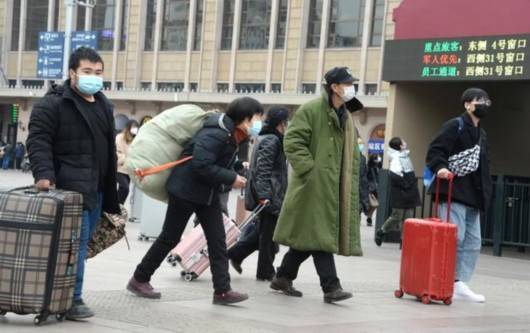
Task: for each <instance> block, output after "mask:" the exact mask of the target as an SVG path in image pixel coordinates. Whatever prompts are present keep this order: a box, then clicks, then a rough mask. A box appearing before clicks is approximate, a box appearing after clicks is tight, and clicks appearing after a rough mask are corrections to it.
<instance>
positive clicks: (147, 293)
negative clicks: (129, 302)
mask: <svg viewBox="0 0 530 333" xmlns="http://www.w3.org/2000/svg"><path fill="white" fill-rule="evenodd" d="M127 290H129V291H130V292H132V293H133V294H135V295H136V296H139V297H145V298H152V299H158V298H160V297H161V296H162V294H161V293H159V292H157V291H155V290H154V288H153V286H151V284H150V283H149V282H139V281H138V280H136V279H135V278H134V277H132V278H131V280H129V283H128V284H127Z"/></svg>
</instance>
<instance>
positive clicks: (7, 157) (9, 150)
mask: <svg viewBox="0 0 530 333" xmlns="http://www.w3.org/2000/svg"><path fill="white" fill-rule="evenodd" d="M12 157H13V145H12V144H10V143H8V144H6V145H5V146H4V159H3V160H2V169H4V170H7V169H9V166H10V164H11V159H12Z"/></svg>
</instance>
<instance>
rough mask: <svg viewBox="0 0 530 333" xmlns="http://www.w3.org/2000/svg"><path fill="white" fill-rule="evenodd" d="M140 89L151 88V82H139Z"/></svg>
mask: <svg viewBox="0 0 530 333" xmlns="http://www.w3.org/2000/svg"><path fill="white" fill-rule="evenodd" d="M140 89H141V90H151V82H140Z"/></svg>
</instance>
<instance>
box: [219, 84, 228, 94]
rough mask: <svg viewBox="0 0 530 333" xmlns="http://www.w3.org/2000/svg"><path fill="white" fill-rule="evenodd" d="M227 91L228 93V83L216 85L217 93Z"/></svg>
mask: <svg viewBox="0 0 530 333" xmlns="http://www.w3.org/2000/svg"><path fill="white" fill-rule="evenodd" d="M227 91H228V83H218V84H217V92H227Z"/></svg>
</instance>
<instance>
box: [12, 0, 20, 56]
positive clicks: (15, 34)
mask: <svg viewBox="0 0 530 333" xmlns="http://www.w3.org/2000/svg"><path fill="white" fill-rule="evenodd" d="M19 36H20V0H14V1H13V24H12V26H11V51H18V38H19Z"/></svg>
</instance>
